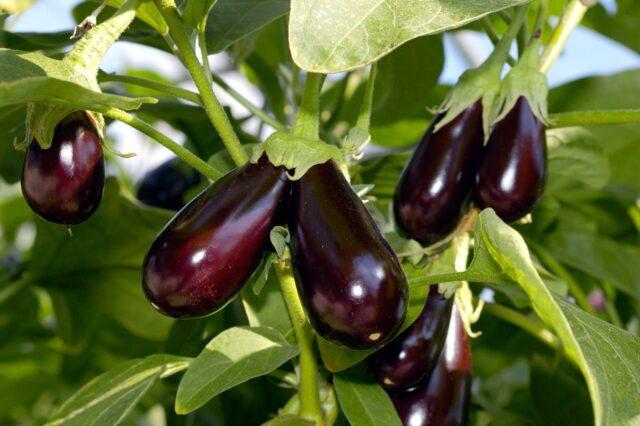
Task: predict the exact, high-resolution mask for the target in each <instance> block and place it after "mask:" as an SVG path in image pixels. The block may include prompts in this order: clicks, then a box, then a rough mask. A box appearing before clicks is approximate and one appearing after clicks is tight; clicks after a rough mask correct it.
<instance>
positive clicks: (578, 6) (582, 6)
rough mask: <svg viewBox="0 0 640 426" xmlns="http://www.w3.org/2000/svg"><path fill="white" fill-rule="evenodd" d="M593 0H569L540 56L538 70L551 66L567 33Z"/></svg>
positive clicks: (565, 41) (545, 69) (561, 47)
mask: <svg viewBox="0 0 640 426" xmlns="http://www.w3.org/2000/svg"><path fill="white" fill-rule="evenodd" d="M594 3H595V1H594V0H571V1H570V2H569V4H568V5H567V8H566V9H565V11H564V13H563V14H562V18H561V19H560V23H558V26H556V28H555V30H554V32H553V34H552V35H551V40H550V41H549V44H547V47H546V48H545V49H544V52H543V53H542V57H541V58H540V70H541V71H542V72H543V73H546V72H548V71H549V69H550V68H551V65H552V64H553V62H554V61H555V60H556V59H557V58H558V56H560V53H562V49H564V45H565V44H566V43H567V40H568V39H569V35H571V33H572V32H573V30H574V29H575V28H576V27H577V26H578V24H580V21H581V20H582V17H583V16H584V14H585V13H586V11H587V9H589V7H591V6H593V4H594Z"/></svg>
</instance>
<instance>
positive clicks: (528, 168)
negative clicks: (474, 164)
mask: <svg viewBox="0 0 640 426" xmlns="http://www.w3.org/2000/svg"><path fill="white" fill-rule="evenodd" d="M483 156H484V158H483V160H482V166H481V167H480V171H479V172H478V175H477V177H476V186H475V195H474V198H475V202H476V204H477V205H478V207H480V208H486V207H491V208H492V209H493V210H495V212H496V214H497V215H498V216H500V218H501V219H502V220H504V221H505V222H512V221H514V220H517V219H520V218H521V217H523V216H525V215H527V214H528V213H529V212H530V211H531V208H532V207H533V205H534V204H535V203H536V201H538V199H539V198H540V196H541V195H542V192H543V191H544V187H545V184H546V180H547V139H546V134H545V127H544V124H543V123H542V122H541V121H540V120H539V119H538V118H537V117H536V116H535V115H534V114H533V111H531V107H530V106H529V102H527V100H526V98H524V97H520V98H519V99H518V101H517V103H516V104H515V106H514V107H513V109H512V110H511V111H509V113H508V114H507V115H506V116H505V117H504V118H503V119H502V120H501V121H500V122H499V123H498V124H497V125H496V127H495V129H494V130H493V133H491V137H490V138H489V143H488V144H487V146H486V148H485V150H484V155H483Z"/></svg>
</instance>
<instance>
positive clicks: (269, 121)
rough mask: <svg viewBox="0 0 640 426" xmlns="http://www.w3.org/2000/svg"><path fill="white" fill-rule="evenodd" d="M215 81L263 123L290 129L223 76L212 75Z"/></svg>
mask: <svg viewBox="0 0 640 426" xmlns="http://www.w3.org/2000/svg"><path fill="white" fill-rule="evenodd" d="M211 77H212V79H213V82H214V83H215V84H216V85H218V86H220V87H221V88H222V89H223V90H224V91H225V92H227V93H228V94H229V95H231V96H232V97H233V98H234V99H235V100H236V101H238V103H239V104H240V105H242V106H243V107H245V108H246V109H247V110H248V111H249V112H251V113H252V114H253V115H254V116H256V117H258V118H259V119H260V120H261V121H262V122H263V123H265V124H268V125H269V126H271V127H273V128H274V129H276V130H278V131H280V132H288V131H289V129H288V128H287V126H285V125H284V124H282V123H280V122H279V121H278V120H276V119H275V118H273V117H270V116H269V115H268V114H267V113H265V112H264V111H263V110H262V109H260V107H257V106H255V105H254V104H252V103H251V102H249V100H248V99H247V98H245V97H244V96H242V94H240V93H239V92H237V91H236V90H235V89H234V88H232V87H231V86H229V85H228V84H227V83H226V82H225V81H224V80H223V79H222V78H220V77H218V76H217V75H211Z"/></svg>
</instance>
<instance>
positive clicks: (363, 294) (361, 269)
mask: <svg viewBox="0 0 640 426" xmlns="http://www.w3.org/2000/svg"><path fill="white" fill-rule="evenodd" d="M291 203H292V206H291V215H290V217H289V232H290V233H291V258H292V268H293V273H294V277H295V279H296V284H297V287H298V292H299V294H300V298H301V300H302V304H303V306H304V308H305V310H306V312H307V314H308V317H309V320H310V322H311V325H312V326H313V327H314V329H315V330H316V331H317V332H318V334H319V335H320V336H322V337H323V338H325V339H327V340H329V341H332V342H334V343H337V344H340V345H343V346H347V347H349V348H354V349H368V348H376V347H380V346H381V345H383V344H384V343H385V342H387V341H388V340H389V339H390V338H391V337H393V336H394V335H395V334H396V332H397V331H398V329H399V328H400V325H401V324H402V321H403V319H404V317H405V315H406V310H407V282H406V279H405V276H404V272H403V270H402V267H401V266H400V263H399V262H398V259H397V258H396V255H395V253H394V252H393V250H392V249H391V247H390V246H389V244H388V243H387V241H386V240H385V239H384V237H383V236H382V234H381V233H380V231H379V229H378V227H377V226H376V224H375V222H374V220H373V218H372V217H371V215H370V214H369V212H368V211H367V209H366V207H365V206H364V204H363V203H362V201H361V200H360V198H359V197H358V196H357V195H356V194H355V193H354V192H353V190H352V189H351V186H350V185H349V183H348V182H347V181H346V179H345V178H344V176H343V175H342V173H340V171H339V170H338V168H337V166H336V165H335V163H333V161H328V162H326V163H323V164H319V165H316V166H313V167H312V168H311V169H309V171H307V173H306V174H305V175H304V176H303V177H302V178H300V180H298V181H295V182H294V183H293V187H292V195H291Z"/></svg>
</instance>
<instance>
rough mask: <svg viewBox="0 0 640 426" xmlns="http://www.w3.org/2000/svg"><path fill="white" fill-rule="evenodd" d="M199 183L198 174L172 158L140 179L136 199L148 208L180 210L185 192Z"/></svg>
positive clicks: (183, 203)
mask: <svg viewBox="0 0 640 426" xmlns="http://www.w3.org/2000/svg"><path fill="white" fill-rule="evenodd" d="M200 182H201V178H200V175H199V174H198V172H196V171H195V170H193V169H191V168H188V167H186V164H183V163H181V162H180V160H178V159H177V158H174V159H171V160H168V161H165V162H164V163H162V164H161V165H159V166H158V167H156V168H155V169H153V170H152V171H150V172H149V173H148V174H147V175H146V176H145V177H144V178H143V179H142V181H141V182H140V185H139V187H138V193H137V194H136V197H137V198H138V200H140V201H142V202H143V203H145V204H147V205H149V206H154V207H160V208H163V209H168V210H180V209H181V208H182V207H184V205H185V202H184V197H185V194H186V193H187V191H189V190H190V189H191V188H193V187H195V186H196V185H198V184H199V183H200Z"/></svg>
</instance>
